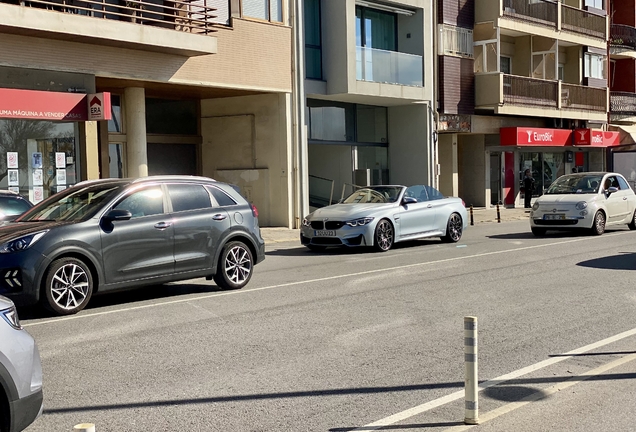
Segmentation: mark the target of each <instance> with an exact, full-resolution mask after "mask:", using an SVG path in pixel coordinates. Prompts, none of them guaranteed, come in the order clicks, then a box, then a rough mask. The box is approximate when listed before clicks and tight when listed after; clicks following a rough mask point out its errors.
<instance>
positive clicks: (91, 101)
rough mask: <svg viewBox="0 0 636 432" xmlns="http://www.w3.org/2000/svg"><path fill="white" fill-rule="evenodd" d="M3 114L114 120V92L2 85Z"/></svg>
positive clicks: (50, 118)
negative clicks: (55, 90) (14, 87)
mask: <svg viewBox="0 0 636 432" xmlns="http://www.w3.org/2000/svg"><path fill="white" fill-rule="evenodd" d="M0 118H10V119H30V120H71V121H86V120H110V118H111V106H110V93H96V94H91V95H87V94H82V93H63V92H50V91H40V90H22V89H7V88H0Z"/></svg>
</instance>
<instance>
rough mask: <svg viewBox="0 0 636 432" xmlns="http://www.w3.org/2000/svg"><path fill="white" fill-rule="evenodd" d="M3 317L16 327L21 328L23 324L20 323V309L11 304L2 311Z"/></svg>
mask: <svg viewBox="0 0 636 432" xmlns="http://www.w3.org/2000/svg"><path fill="white" fill-rule="evenodd" d="M2 318H4V320H5V321H6V322H7V323H8V324H9V325H10V326H11V327H13V328H14V329H16V330H20V329H21V328H22V325H20V319H19V318H18V311H17V310H16V309H15V306H11V307H10V308H9V309H5V310H3V311H2Z"/></svg>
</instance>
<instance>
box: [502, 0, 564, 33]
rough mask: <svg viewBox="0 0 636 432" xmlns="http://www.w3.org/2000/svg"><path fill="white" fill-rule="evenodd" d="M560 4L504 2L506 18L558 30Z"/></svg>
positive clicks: (520, 1) (552, 2) (512, 0)
mask: <svg viewBox="0 0 636 432" xmlns="http://www.w3.org/2000/svg"><path fill="white" fill-rule="evenodd" d="M557 7H558V3H557V2H554V1H549V0H539V1H537V2H529V1H528V0H504V1H503V14H504V16H506V17H508V18H512V19H518V20H521V21H531V22H533V23H535V24H540V25H545V26H548V27H554V28H556V25H557Z"/></svg>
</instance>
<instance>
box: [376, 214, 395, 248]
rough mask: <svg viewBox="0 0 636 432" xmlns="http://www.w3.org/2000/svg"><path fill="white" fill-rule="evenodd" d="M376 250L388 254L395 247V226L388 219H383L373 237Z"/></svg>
mask: <svg viewBox="0 0 636 432" xmlns="http://www.w3.org/2000/svg"><path fill="white" fill-rule="evenodd" d="M373 240H374V243H373V245H374V246H375V249H376V250H378V251H380V252H386V251H388V250H389V249H391V247H392V246H393V240H394V232H393V225H391V222H389V221H388V220H386V219H382V220H381V221H380V222H378V224H377V225H376V227H375V234H374V237H373Z"/></svg>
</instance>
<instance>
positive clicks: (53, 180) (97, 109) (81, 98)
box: [0, 88, 111, 204]
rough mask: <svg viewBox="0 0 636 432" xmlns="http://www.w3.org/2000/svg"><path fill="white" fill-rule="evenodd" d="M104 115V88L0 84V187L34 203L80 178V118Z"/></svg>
mask: <svg viewBox="0 0 636 432" xmlns="http://www.w3.org/2000/svg"><path fill="white" fill-rule="evenodd" d="M110 115H111V110H110V94H109V93H99V94H86V93H63V92H51V91H39V90H22V89H7V88H0V189H8V190H11V191H14V192H17V193H19V194H21V195H23V196H24V197H26V198H28V199H29V200H30V201H31V202H32V203H34V204H37V203H38V202H40V201H42V200H44V199H46V198H47V197H49V196H50V195H52V194H54V193H56V192H59V191H61V190H63V189H65V188H66V187H68V186H71V185H73V184H75V183H77V182H79V181H81V180H84V179H86V178H87V176H86V172H87V165H86V164H87V160H86V159H87V157H86V154H87V152H86V146H87V134H86V122H88V121H99V120H108V119H109V118H110ZM94 135H95V140H94V142H92V143H89V145H91V146H92V147H95V148H96V147H97V142H96V134H94Z"/></svg>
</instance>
